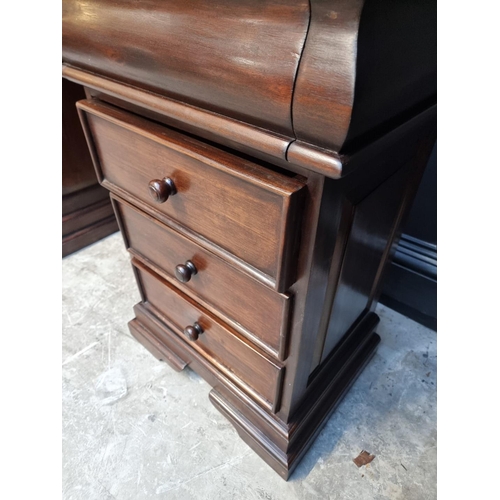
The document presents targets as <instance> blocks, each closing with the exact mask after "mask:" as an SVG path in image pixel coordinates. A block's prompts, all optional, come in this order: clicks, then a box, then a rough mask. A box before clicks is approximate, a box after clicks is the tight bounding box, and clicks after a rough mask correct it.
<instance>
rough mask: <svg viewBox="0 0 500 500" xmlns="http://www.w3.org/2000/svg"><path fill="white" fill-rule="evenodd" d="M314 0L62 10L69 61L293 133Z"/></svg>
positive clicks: (66, 5)
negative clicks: (296, 84) (298, 78)
mask: <svg viewBox="0 0 500 500" xmlns="http://www.w3.org/2000/svg"><path fill="white" fill-rule="evenodd" d="M308 22H309V3H308V1H307V0H299V1H291V0H257V1H255V0H224V1H219V2H205V1H203V0H183V1H182V2H178V1H175V0H165V1H162V2H158V1H156V2H154V1H149V2H147V3H146V4H144V3H141V2H137V1H134V0H122V1H120V2H115V1H114V0H93V1H92V2H86V1H81V0H77V1H74V0H65V1H63V29H62V31H63V33H62V34H63V61H65V62H66V63H70V64H72V65H74V66H77V67H80V68H83V69H88V70H91V71H93V72H95V73H99V74H102V75H105V76H110V77H113V78H115V79H117V80H119V81H121V82H124V83H128V84H132V85H136V86H139V87H141V88H144V89H147V90H150V91H153V92H156V93H159V94H163V95H166V96H168V97H173V98H175V99H178V100H181V101H184V102H188V103H191V104H195V105H197V106H200V107H203V108H206V109H210V110H213V111H216V112H218V113H220V114H223V115H227V116H231V117H233V118H236V119H238V120H241V121H245V122H250V123H253V124H256V125H258V126H262V127H263V128H267V129H270V130H274V131H276V132H280V133H287V134H291V130H292V124H291V114H290V106H291V100H292V92H293V84H294V78H295V73H296V71H297V66H298V62H299V59H300V54H301V51H302V46H303V44H304V41H305V37H306V32H307V27H308Z"/></svg>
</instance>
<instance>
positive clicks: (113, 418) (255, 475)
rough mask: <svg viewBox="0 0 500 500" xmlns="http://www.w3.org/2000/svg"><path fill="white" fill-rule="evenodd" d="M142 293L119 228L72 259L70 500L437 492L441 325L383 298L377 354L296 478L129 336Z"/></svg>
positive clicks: (407, 497) (67, 311)
mask: <svg viewBox="0 0 500 500" xmlns="http://www.w3.org/2000/svg"><path fill="white" fill-rule="evenodd" d="M139 300H140V299H139V294H138V291H137V289H136V285H135V281H134V278H133V275H132V271H131V267H130V264H129V259H128V255H127V252H126V251H125V249H124V247H123V242H122V239H121V236H120V235H119V234H114V235H112V236H110V237H108V238H106V239H105V240H102V241H100V242H98V243H96V244H94V245H92V246H90V247H88V248H86V249H84V250H81V251H80V252H78V253H76V254H73V255H71V256H69V257H67V258H65V259H64V260H63V498H64V499H65V500H70V499H71V500H73V499H75V500H76V499H82V500H94V499H99V500H108V499H119V500H122V499H123V500H125V499H134V500H140V499H146V498H160V499H161V498H168V499H189V500H191V499H203V500H210V499H217V500H224V499H237V500H246V499H257V500H294V499H301V500H302V499H342V500H349V499H353V500H365V499H367V500H368V499H370V500H372V499H374V500H382V499H404V500H427V499H434V498H436V334H435V332H433V331H431V330H428V329H426V328H424V327H422V326H420V325H418V324H417V323H414V322H413V321H411V320H409V319H407V318H405V317H404V316H401V315H399V314H397V313H396V312H394V311H391V310H390V309H387V308H385V307H382V306H379V308H378V313H379V315H380V316H381V324H380V326H379V327H378V329H377V332H378V333H379V334H380V336H381V337H382V343H381V345H380V346H379V348H378V351H377V353H376V354H375V356H374V358H373V359H372V361H371V362H370V364H369V365H368V367H367V368H366V369H365V371H364V372H363V373H362V374H361V376H360V377H359V378H358V380H357V381H356V383H355V384H354V386H353V387H352V389H351V390H350V392H349V393H348V395H347V396H346V397H345V398H344V400H343V401H342V403H341V404H340V405H339V407H338V408H337V410H336V412H335V413H334V414H333V416H332V417H331V418H330V420H329V421H328V422H327V424H326V426H325V427H324V428H323V431H322V432H321V434H320V435H319V436H318V438H317V439H316V441H315V442H314V444H313V446H312V447H311V448H310V450H309V452H308V453H307V454H306V455H305V457H304V459H303V460H302V462H301V463H300V464H299V466H298V467H297V469H296V470H295V472H294V473H293V475H292V477H291V478H290V479H289V481H288V482H285V481H283V480H282V479H281V478H280V477H279V476H278V475H277V474H276V473H275V472H274V471H273V470H272V469H271V468H269V467H268V466H267V465H266V464H265V463H264V462H263V461H262V460H261V459H260V458H258V457H257V455H256V454H254V452H253V451H252V450H251V449H250V448H249V447H248V446H247V445H246V444H245V443H243V441H241V440H240V439H239V437H238V435H237V434H236V431H235V430H234V429H233V428H232V426H231V425H230V424H229V423H228V422H227V421H226V420H225V419H224V417H223V416H222V415H221V414H219V413H218V412H217V411H216V410H215V408H214V407H213V406H212V405H211V403H210V402H209V400H208V392H209V386H208V384H206V383H205V382H204V381H203V380H202V379H201V378H200V377H198V376H197V375H196V374H195V373H194V372H192V371H191V370H189V369H186V370H184V371H183V372H181V373H177V372H175V371H174V370H172V369H170V368H169V366H167V365H166V364H165V363H161V362H159V361H157V360H156V359H155V358H154V357H153V356H152V355H150V354H149V353H148V352H147V351H146V349H144V348H143V347H142V346H141V345H140V344H139V343H138V342H136V341H135V340H134V339H133V338H132V337H131V335H130V334H129V332H128V328H127V322H128V321H129V320H130V319H132V317H133V312H132V306H133V305H134V304H135V303H136V302H138V301H139ZM361 450H367V451H369V452H370V453H372V454H374V455H376V457H375V459H374V460H373V462H372V463H371V464H369V465H367V466H363V467H361V468H358V467H357V466H356V465H355V464H354V463H353V459H354V458H355V457H356V456H357V455H358V454H359V453H360V452H361Z"/></svg>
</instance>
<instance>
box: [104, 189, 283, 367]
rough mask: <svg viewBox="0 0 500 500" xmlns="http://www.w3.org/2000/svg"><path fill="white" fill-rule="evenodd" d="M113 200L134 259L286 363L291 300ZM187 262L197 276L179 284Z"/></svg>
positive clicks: (143, 214) (145, 216) (144, 214)
mask: <svg viewBox="0 0 500 500" xmlns="http://www.w3.org/2000/svg"><path fill="white" fill-rule="evenodd" d="M112 199H113V202H114V207H115V213H116V216H117V218H118V221H119V223H120V227H121V230H122V234H123V236H124V239H125V244H126V246H127V248H128V249H129V251H130V253H131V254H132V255H133V256H135V257H136V258H138V259H139V260H141V261H143V262H145V263H147V264H148V265H149V266H150V267H151V268H153V269H155V271H156V272H157V273H159V274H161V275H162V276H163V277H164V278H165V279H166V280H168V281H169V282H170V283H171V284H172V285H174V286H177V287H178V288H179V289H180V290H182V291H183V292H184V293H186V294H187V295H190V296H192V297H193V298H195V299H196V300H198V301H199V302H201V303H203V305H204V307H205V308H208V309H210V310H211V311H212V312H213V313H214V314H217V315H219V317H220V318H221V319H222V320H223V321H225V322H227V323H229V324H230V325H231V326H232V327H233V328H235V329H236V330H238V331H239V332H240V333H242V334H243V335H244V336H246V337H247V338H249V339H250V340H252V341H253V342H255V343H257V344H258V345H259V346H260V347H262V348H263V349H264V350H266V351H268V352H270V353H272V354H273V355H275V356H277V357H278V358H279V359H283V357H284V353H285V348H286V339H287V332H288V317H289V316H288V315H289V309H290V299H289V297H288V296H286V295H283V294H278V293H274V292H273V291H272V290H271V289H270V288H268V287H266V286H263V285H262V284H261V283H259V282H258V281H257V280H255V279H253V278H251V277H249V276H246V275H245V274H244V273H242V272H240V271H239V270H238V269H236V268H235V267H233V266H231V265H229V264H228V263H226V262H225V261H224V260H223V259H221V258H219V257H217V256H216V255H214V254H212V253H211V252H209V251H207V250H204V249H203V248H201V247H200V246H198V245H197V244H196V243H195V242H194V241H192V240H190V239H189V238H187V237H186V236H183V235H182V234H181V233H179V232H177V231H175V230H173V229H170V228H169V227H167V226H166V225H164V224H161V223H160V222H158V221H157V220H156V219H155V218H153V217H151V216H149V215H148V214H146V213H143V212H140V211H138V210H136V209H135V208H134V207H133V206H132V205H130V204H129V203H126V202H124V201H123V200H119V199H118V198H116V197H115V196H113V197H112ZM151 242H154V244H151ZM186 259H188V260H189V261H190V262H192V263H193V265H194V266H195V268H196V270H197V273H196V275H194V273H192V275H191V279H189V280H187V281H179V279H178V276H177V266H178V263H179V262H182V261H185V260H186Z"/></svg>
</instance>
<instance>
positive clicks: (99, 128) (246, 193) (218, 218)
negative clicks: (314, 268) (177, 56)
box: [78, 101, 303, 291]
mask: <svg viewBox="0 0 500 500" xmlns="http://www.w3.org/2000/svg"><path fill="white" fill-rule="evenodd" d="M78 107H79V109H80V111H81V112H82V116H83V124H84V128H85V129H86V132H87V139H88V140H90V141H91V149H92V150H93V155H94V161H95V162H96V169H97V170H98V172H100V175H99V177H100V180H101V181H102V183H103V185H105V186H106V187H109V188H110V189H111V190H113V188H114V186H118V187H120V188H122V189H124V190H126V191H127V192H129V193H130V194H132V195H133V196H134V197H136V198H138V199H139V200H141V201H143V202H144V203H147V204H149V205H152V206H154V208H155V209H157V210H159V211H160V212H162V213H163V214H165V215H167V216H169V217H171V218H172V219H174V220H176V221H179V222H180V223H181V224H183V225H185V226H186V227H188V228H189V229H191V230H193V231H195V232H196V233H198V234H200V235H201V236H203V237H204V238H206V239H208V240H210V241H211V242H213V243H215V244H216V245H218V246H220V247H222V248H224V249H226V250H227V251H229V252H231V253H232V254H234V255H235V256H236V257H238V258H240V259H242V260H243V261H245V262H247V263H249V264H250V265H251V266H254V267H255V268H256V269H259V270H260V271H262V272H263V273H265V274H266V275H268V276H270V277H272V278H273V279H274V280H275V283H276V288H277V290H278V291H284V290H286V289H287V287H288V286H289V285H290V284H291V283H292V282H293V280H294V278H293V271H294V266H293V260H294V258H295V252H296V249H297V248H298V244H299V241H298V238H296V234H297V227H298V225H299V224H300V220H301V218H300V206H301V197H300V194H301V193H300V191H301V190H302V188H303V183H302V182H301V181H299V180H298V179H297V178H294V177H287V176H284V175H282V174H279V173H277V172H273V171H271V170H268V169H264V168H262V167H260V166H259V165H257V164H253V163H251V162H250V161H247V160H244V159H242V158H239V157H236V156H233V155H230V154H228V153H226V152H224V151H220V150H217V149H215V148H214V147H212V146H209V145H207V144H204V143H201V142H199V141H196V140H194V139H191V138H189V137H185V136H182V135H180V134H178V133H176V132H174V131H172V130H169V129H167V128H165V127H162V126H159V125H156V124H154V123H152V122H149V121H147V120H143V119H141V118H138V117H135V116H133V115H131V114H129V113H125V112H123V111H119V110H116V109H113V108H112V107H110V106H107V105H102V104H93V103H90V102H86V101H83V102H82V101H81V102H79V103H78ZM165 177H169V178H171V179H172V180H173V182H174V184H175V186H176V189H177V193H176V194H175V195H173V196H171V197H170V198H169V199H168V201H166V202H165V203H161V204H155V203H154V202H153V200H152V199H151V196H150V194H149V183H150V182H151V180H153V179H163V178H165ZM256 242H258V244H256Z"/></svg>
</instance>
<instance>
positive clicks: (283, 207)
mask: <svg viewBox="0 0 500 500" xmlns="http://www.w3.org/2000/svg"><path fill="white" fill-rule="evenodd" d="M433 10H435V8H434V6H433V4H432V1H431V0H408V1H407V2H403V3H401V2H397V1H396V0H366V1H364V2H363V1H362V0H354V1H347V0H336V1H326V0H311V1H310V3H309V2H308V3H305V2H298V3H297V2H291V1H288V0H276V1H274V0H265V1H261V2H257V3H255V2H249V1H248V0H243V1H239V0H238V1H237V0H220V1H219V0H217V1H214V2H210V3H206V2H205V3H202V2H201V1H198V0H190V1H187V2H180V1H177V0H169V1H165V2H160V0H151V1H150V2H147V3H146V4H144V3H142V4H139V3H137V2H132V1H126V2H121V3H120V4H117V3H116V2H112V1H111V0H95V1H93V2H91V3H81V2H80V1H79V0H65V1H64V7H63V11H64V15H63V17H64V20H63V76H64V77H65V78H67V79H69V80H71V81H73V82H76V83H79V84H81V85H84V86H85V88H86V94H87V100H86V101H82V102H80V103H79V104H78V107H79V112H80V119H81V121H82V124H83V126H84V129H85V133H86V138H87V142H88V145H89V148H90V151H91V154H92V157H93V160H94V165H95V168H96V171H97V173H98V176H99V180H100V182H101V183H102V185H103V186H105V187H106V188H108V189H109V190H111V191H112V193H113V194H112V199H113V204H114V209H115V212H116V214H117V217H118V219H119V222H120V228H121V231H122V233H123V236H124V240H125V245H126V247H127V248H128V250H129V252H130V254H131V256H132V258H133V268H134V270H135V272H136V276H137V280H138V285H139V288H140V290H141V294H142V301H141V302H140V303H139V304H137V305H136V306H135V307H134V311H135V315H136V317H135V319H134V320H132V321H131V322H130V323H129V327H130V331H131V333H132V334H133V335H134V337H135V338H137V339H138V340H139V341H140V342H141V343H142V344H143V345H144V346H145V347H146V348H147V349H149V350H150V351H151V353H152V354H153V355H154V356H156V357H157V358H158V359H160V360H163V361H165V362H167V363H169V364H170V365H171V366H172V367H173V368H174V369H176V370H182V369H183V368H184V367H185V366H188V365H189V366H190V367H191V368H192V369H193V370H195V371H196V372H197V373H199V374H200V375H201V376H202V377H204V378H205V379H206V380H207V381H208V383H209V384H210V385H211V386H212V387H213V389H212V391H211V392H210V395H209V397H210V400H211V401H212V403H213V404H214V405H215V407H216V408H217V409H218V410H219V411H221V412H222V413H223V414H224V415H225V416H226V417H227V418H228V419H229V421H230V422H231V423H232V424H233V425H234V427H235V428H236V430H237V431H238V433H239V435H240V436H241V438H242V439H244V440H245V441H246V442H247V443H248V444H249V446H251V447H252V448H253V449H254V450H255V452H256V453H258V454H259V455H260V456H261V457H262V459H263V460H265V461H266V463H268V464H269V465H270V466H271V467H273V468H274V469H275V470H276V471H277V472H278V473H279V474H280V475H281V476H282V477H283V478H285V479H286V478H288V477H289V475H290V474H291V472H292V471H293V469H294V468H295V467H296V465H297V464H298V462H299V461H300V459H301V457H302V456H303V455H304V453H305V452H306V451H307V449H308V447H309V446H310V444H311V442H312V441H313V439H314V438H315V437H316V436H317V435H318V433H319V432H320V430H321V427H322V425H323V424H324V423H325V422H326V420H327V418H328V416H329V415H330V414H331V412H332V411H333V410H334V409H335V407H336V405H337V404H338V402H339V401H340V400H341V398H342V396H343V395H344V394H345V393H346V391H347V390H348V389H349V387H350V385H351V384H352V383H353V382H354V380H355V379H356V376H357V375H358V374H359V373H360V371H361V370H362V369H363V367H364V366H365V365H366V363H368V362H369V360H370V357H371V356H372V355H373V353H374V350H375V348H376V346H377V345H378V343H379V342H380V338H379V336H378V335H377V334H376V333H375V332H374V330H375V328H376V326H377V324H378V321H379V319H378V317H377V315H376V314H375V313H374V312H373V311H374V308H375V306H376V303H377V298H378V293H379V288H380V287H379V285H380V282H381V277H382V276H383V273H384V269H385V268H386V266H387V262H388V261H389V260H390V258H391V255H392V252H393V250H392V249H393V244H394V242H396V241H397V239H398V236H399V227H400V226H401V221H402V220H403V219H404V216H405V213H406V212H407V211H408V207H409V205H410V203H411V200H412V198H413V196H414V194H415V191H416V188H417V186H418V183H419V179H420V177H421V175H422V172H423V169H424V168H425V165H426V161H427V157H428V156H429V154H430V152H431V149H432V146H433V144H434V142H435V137H436V123H435V122H436V106H435V78H434V75H435V54H434V53H433V51H435V49H434V47H435V40H434V38H435V32H433V30H432V29H431V28H429V26H431V27H432V26H433V23H434V17H435V13H434V12H433ZM167 23H168V29H166V26H167ZM434 31H435V30H434Z"/></svg>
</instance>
